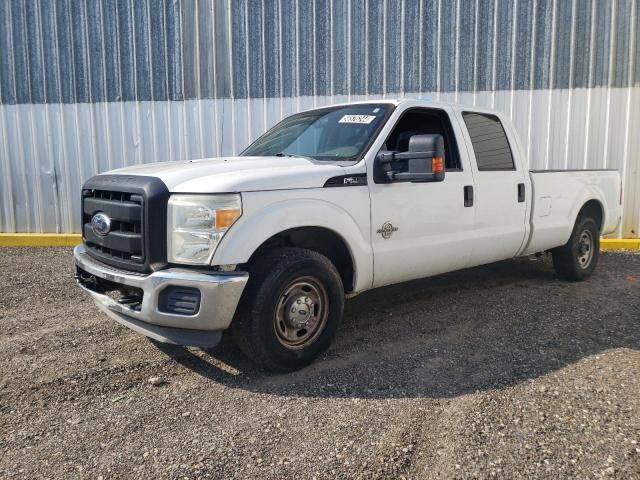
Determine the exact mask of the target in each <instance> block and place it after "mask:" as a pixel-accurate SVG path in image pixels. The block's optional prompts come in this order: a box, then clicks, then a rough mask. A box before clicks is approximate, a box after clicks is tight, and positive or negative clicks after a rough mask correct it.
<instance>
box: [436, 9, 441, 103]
mask: <svg viewBox="0 0 640 480" xmlns="http://www.w3.org/2000/svg"><path fill="white" fill-rule="evenodd" d="M436 38H437V39H438V40H437V42H436V71H437V72H438V74H437V75H436V92H437V94H436V98H437V99H438V100H440V90H441V88H440V86H441V81H440V67H441V65H442V59H441V58H440V57H441V54H440V50H441V47H442V0H438V34H437V36H436Z"/></svg>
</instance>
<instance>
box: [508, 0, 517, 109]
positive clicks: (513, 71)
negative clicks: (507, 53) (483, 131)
mask: <svg viewBox="0 0 640 480" xmlns="http://www.w3.org/2000/svg"><path fill="white" fill-rule="evenodd" d="M512 1H513V3H512V6H513V8H512V10H511V11H512V12H513V13H512V15H513V19H512V21H511V72H510V74H511V78H510V80H509V88H510V93H511V101H510V102H509V119H510V120H512V121H513V104H514V101H513V99H514V96H515V92H514V90H515V76H516V66H515V65H516V37H517V33H518V0H512Z"/></svg>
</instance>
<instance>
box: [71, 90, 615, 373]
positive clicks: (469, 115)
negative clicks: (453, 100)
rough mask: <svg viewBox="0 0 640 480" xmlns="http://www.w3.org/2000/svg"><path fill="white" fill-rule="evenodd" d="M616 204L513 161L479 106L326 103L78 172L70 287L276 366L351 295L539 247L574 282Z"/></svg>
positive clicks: (333, 322)
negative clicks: (236, 146) (181, 154)
mask: <svg viewBox="0 0 640 480" xmlns="http://www.w3.org/2000/svg"><path fill="white" fill-rule="evenodd" d="M620 197H621V184H620V177H619V174H618V172H617V171H613V170H580V171H575V170H574V171H529V170H528V169H527V166H526V163H525V157H524V154H523V149H522V146H521V144H520V140H519V139H518V136H517V134H516V132H515V130H514V128H513V126H512V125H511V123H510V122H509V120H508V119H506V118H504V117H503V116H502V115H501V114H500V113H497V112H494V111H489V110H485V109H479V108H475V107H465V106H459V105H448V104H440V103H433V102H425V101H417V100H416V101H414V100H400V101H386V100H385V101H374V102H360V103H349V104H342V105H335V106H330V107H325V108H320V109H316V110H311V111H307V112H304V113H300V114H296V115H293V116H291V117H289V118H286V119H284V120H283V121H282V122H280V123H279V124H277V125H276V126H275V127H273V128H272V129H271V130H269V131H268V132H267V133H265V134H264V135H262V136H261V137H260V138H258V139H257V140H256V141H255V142H254V143H253V144H252V145H250V146H249V147H248V148H247V149H246V150H245V151H244V152H243V153H242V154H241V155H240V156H238V157H229V158H215V159H203V160H193V161H184V162H169V163H157V164H149V165H143V166H137V167H130V168H124V169H120V170H116V171H112V172H109V173H106V174H102V175H98V176H95V177H93V178H91V179H90V180H88V181H87V182H86V184H85V185H84V186H83V190H82V233H83V243H82V245H79V246H78V247H76V249H75V251H74V256H75V263H76V268H77V275H76V279H77V280H78V283H79V284H80V286H81V287H82V288H84V289H85V290H87V291H88V292H89V293H90V294H91V296H92V297H93V298H94V300H95V302H96V304H97V305H98V307H100V309H101V310H102V311H104V312H105V313H107V314H108V315H109V316H110V317H112V318H113V319H115V320H116V321H118V322H120V323H122V324H124V325H126V326H128V327H130V328H132V329H133V330H136V331H138V332H141V333H143V334H145V335H147V336H149V337H151V338H154V339H155V340H158V341H161V342H168V343H175V344H179V345H185V346H199V347H212V346H215V345H216V344H217V343H218V342H219V341H220V339H221V336H222V333H223V331H225V330H227V329H229V330H230V333H231V334H232V336H233V338H234V339H235V341H236V342H237V343H238V345H239V346H240V348H241V349H242V350H243V351H244V352H245V353H246V354H247V355H248V356H249V357H250V358H252V359H253V360H254V361H255V362H257V363H258V364H259V365H261V366H263V367H264V368H267V369H271V370H276V371H290V370H293V369H296V368H299V367H301V366H303V365H305V364H308V363H309V362H310V361H311V360H312V359H313V358H314V357H316V356H317V355H318V354H319V353H320V352H322V351H323V350H324V349H326V348H327V346H328V345H329V343H330V342H331V339H332V337H333V336H334V334H335V332H336V329H337V327H338V324H339V322H340V320H341V318H342V315H343V305H344V299H345V297H348V296H352V295H355V294H357V293H360V292H363V291H365V290H369V289H372V288H376V287H381V286H383V285H389V284H393V283H398V282H404V281H407V280H411V279H415V278H420V277H427V276H431V275H437V274H440V273H444V272H449V271H452V270H458V269H463V268H468V267H473V266H476V265H482V264H486V263H490V262H495V261H498V260H504V259H508V258H513V257H517V256H520V255H530V254H535V253H538V252H544V251H550V252H551V254H552V255H553V263H554V266H555V269H556V271H557V274H558V275H559V276H560V277H561V278H564V279H567V280H584V279H586V278H588V277H589V276H590V275H591V273H592V272H593V270H594V268H595V267H596V263H597V261H598V255H599V239H600V235H601V234H606V233H609V232H612V231H614V230H615V229H616V228H617V225H618V222H619V221H620Z"/></svg>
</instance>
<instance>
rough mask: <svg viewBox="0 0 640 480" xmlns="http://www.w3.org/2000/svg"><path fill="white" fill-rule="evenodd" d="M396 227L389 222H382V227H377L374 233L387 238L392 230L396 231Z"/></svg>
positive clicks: (391, 233)
mask: <svg viewBox="0 0 640 480" xmlns="http://www.w3.org/2000/svg"><path fill="white" fill-rule="evenodd" d="M397 231H398V227H394V226H393V224H392V223H391V222H385V223H383V224H382V227H381V228H379V229H378V231H377V232H376V233H379V234H380V235H382V238H384V239H385V240H388V239H389V238H391V235H393V232H397Z"/></svg>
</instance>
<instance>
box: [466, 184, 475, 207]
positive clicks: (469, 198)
mask: <svg viewBox="0 0 640 480" xmlns="http://www.w3.org/2000/svg"><path fill="white" fill-rule="evenodd" d="M464 206H465V207H473V185H465V186H464Z"/></svg>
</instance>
